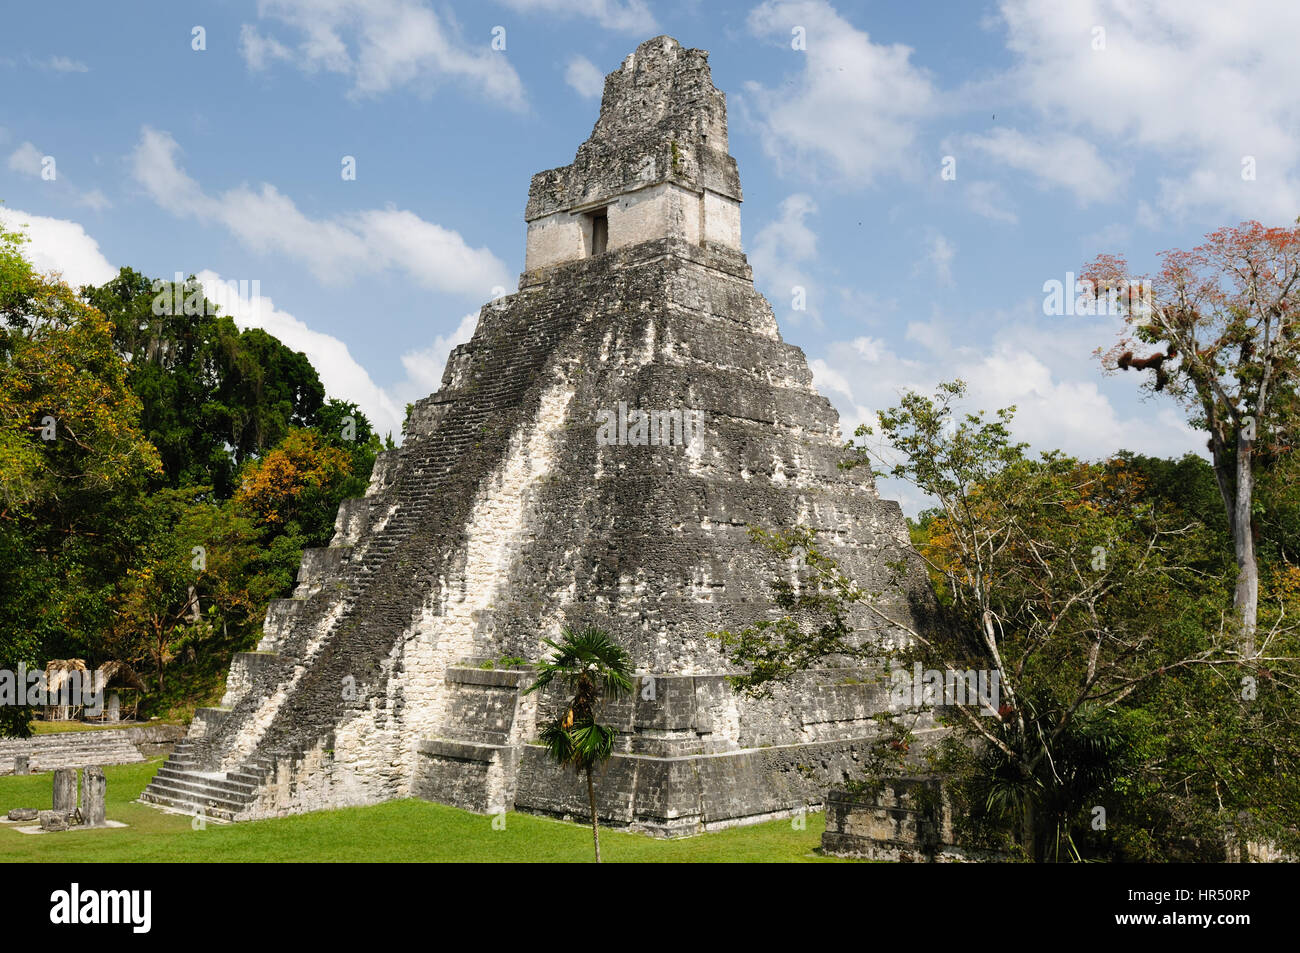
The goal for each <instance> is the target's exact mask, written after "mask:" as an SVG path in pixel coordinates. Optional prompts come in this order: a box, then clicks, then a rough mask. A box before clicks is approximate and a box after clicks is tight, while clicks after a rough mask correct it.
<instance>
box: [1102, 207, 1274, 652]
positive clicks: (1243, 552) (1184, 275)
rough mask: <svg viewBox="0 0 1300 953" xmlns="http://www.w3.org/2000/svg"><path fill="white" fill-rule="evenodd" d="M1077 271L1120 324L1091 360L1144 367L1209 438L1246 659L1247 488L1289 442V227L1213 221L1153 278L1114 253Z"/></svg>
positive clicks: (1254, 600)
mask: <svg viewBox="0 0 1300 953" xmlns="http://www.w3.org/2000/svg"><path fill="white" fill-rule="evenodd" d="M1084 276H1085V278H1086V279H1088V281H1089V282H1090V283H1091V289H1092V292H1093V293H1094V294H1096V295H1098V296H1101V295H1103V294H1105V295H1109V296H1110V297H1111V300H1112V301H1114V303H1115V304H1117V305H1118V307H1119V310H1120V313H1122V314H1124V316H1125V319H1126V322H1127V325H1128V328H1127V330H1126V332H1125V334H1124V336H1123V337H1122V338H1121V339H1120V341H1119V342H1118V343H1116V344H1115V346H1114V347H1112V348H1111V349H1110V350H1109V351H1108V352H1106V353H1105V354H1104V355H1102V360H1103V363H1104V365H1105V366H1106V367H1107V368H1109V369H1112V370H1130V369H1132V370H1137V371H1144V370H1148V371H1152V372H1153V373H1152V374H1151V376H1150V378H1149V379H1148V381H1147V386H1148V387H1150V388H1151V389H1152V390H1153V391H1160V392H1163V393H1167V394H1169V395H1171V396H1172V397H1173V398H1174V399H1175V400H1177V401H1178V402H1179V403H1180V404H1182V405H1183V406H1184V407H1185V408H1186V409H1187V410H1188V412H1189V414H1190V417H1191V422H1192V423H1193V424H1194V425H1195V426H1197V427H1199V428H1201V429H1203V430H1205V431H1207V432H1208V433H1209V436H1210V439H1209V443H1208V446H1209V450H1210V454H1211V457H1212V459H1213V463H1214V473H1215V477H1216V480H1217V482H1218V486H1219V493H1220V495H1221V496H1222V498H1223V505H1224V508H1225V510H1226V512H1227V515H1228V523H1229V527H1230V530H1231V533H1232V539H1233V547H1234V550H1235V554H1236V560H1237V580H1236V588H1235V591H1234V594H1233V605H1234V607H1235V608H1236V613H1237V621H1238V624H1239V626H1240V628H1241V646H1242V654H1243V655H1245V656H1247V657H1250V656H1253V655H1255V654H1256V653H1257V652H1259V651H1263V649H1264V648H1265V646H1263V645H1261V646H1257V645H1256V642H1257V638H1256V629H1257V626H1258V613H1259V566H1258V563H1257V559H1256V534H1255V531H1254V526H1253V522H1252V518H1253V512H1254V509H1255V506H1256V483H1257V480H1258V477H1259V474H1260V471H1261V469H1266V468H1267V467H1268V466H1269V465H1270V462H1271V461H1273V460H1275V459H1276V458H1278V457H1279V456H1282V455H1285V454H1286V453H1287V452H1288V451H1289V450H1290V449H1291V447H1290V443H1291V438H1292V436H1293V433H1294V427H1295V423H1296V420H1297V410H1298V409H1300V408H1298V406H1297V400H1296V385H1297V382H1298V381H1300V362H1298V360H1297V358H1298V357H1300V338H1298V336H1297V333H1296V332H1297V319H1298V318H1300V227H1296V228H1265V227H1264V226H1263V225H1261V224H1260V223H1259V222H1244V223H1242V224H1241V225H1238V226H1236V227H1235V228H1221V229H1219V230H1218V231H1215V232H1211V233H1210V234H1209V235H1207V236H1206V239H1205V242H1204V243H1202V244H1201V245H1198V246H1197V247H1196V248H1194V249H1192V250H1191V251H1182V250H1173V251H1168V252H1165V253H1164V256H1163V264H1162V267H1161V269H1160V272H1159V274H1158V275H1157V276H1156V277H1155V278H1154V279H1149V278H1146V277H1145V276H1142V277H1135V276H1133V275H1131V274H1130V273H1129V267H1128V263H1127V262H1126V261H1125V260H1124V259H1123V258H1121V257H1118V256H1114V255H1102V256H1099V257H1098V258H1097V259H1096V260H1095V261H1094V262H1093V263H1092V264H1091V265H1089V266H1087V267H1086V268H1085V270H1084ZM1143 288H1145V292H1143V293H1139V291H1138V289H1143ZM1118 289H1124V292H1123V293H1122V294H1118V295H1117V294H1116V293H1115V292H1116V291H1117V290H1118ZM1152 347H1154V348H1155V350H1154V353H1151V354H1149V355H1145V356H1135V355H1137V353H1138V352H1139V351H1142V350H1150V349H1151V348H1152ZM1266 641H1267V637H1266V639H1265V642H1266Z"/></svg>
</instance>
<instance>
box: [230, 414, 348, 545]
mask: <svg viewBox="0 0 1300 953" xmlns="http://www.w3.org/2000/svg"><path fill="white" fill-rule="evenodd" d="M351 476H352V457H351V455H350V454H348V452H347V451H345V450H343V449H341V448H339V447H336V446H331V445H329V444H327V443H325V442H324V441H322V440H321V438H320V436H319V435H318V434H317V433H316V432H315V431H312V430H305V429H296V428H295V429H292V430H290V431H289V434H288V436H286V437H285V438H284V440H282V441H281V442H280V443H279V445H277V446H276V447H275V448H274V449H273V450H271V451H269V452H268V453H267V454H265V455H264V456H263V457H261V458H260V459H258V460H255V461H253V462H252V463H251V464H249V466H248V467H247V468H245V470H244V473H243V474H242V477H241V479H240V484H239V489H237V490H236V491H235V496H234V500H235V505H236V507H237V508H238V509H239V510H241V511H243V512H246V513H248V514H249V515H251V516H252V517H254V518H255V519H256V520H258V521H259V522H262V523H265V524H267V525H269V526H271V527H276V528H281V529H283V528H285V527H287V526H289V524H291V523H297V524H298V525H299V526H300V527H301V528H302V529H303V530H307V529H309V528H315V527H317V525H318V524H320V523H321V521H322V519H327V520H328V523H329V525H330V526H332V525H333V522H334V513H335V511H336V510H337V508H338V502H339V501H338V500H337V499H335V496H336V495H337V493H336V490H337V488H338V487H339V486H340V485H341V484H344V483H345V482H346V481H347V480H348V478H349V477H351ZM309 535H311V534H309Z"/></svg>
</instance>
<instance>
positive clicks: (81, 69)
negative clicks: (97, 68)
mask: <svg viewBox="0 0 1300 953" xmlns="http://www.w3.org/2000/svg"><path fill="white" fill-rule="evenodd" d="M44 65H45V66H46V67H47V68H48V69H52V70H54V71H55V72H56V73H89V72H90V67H89V66H87V65H86V64H85V63H82V62H81V61H80V60H74V59H69V58H68V57H66V56H51V57H50V58H49V60H47V61H46V62H45V64H44Z"/></svg>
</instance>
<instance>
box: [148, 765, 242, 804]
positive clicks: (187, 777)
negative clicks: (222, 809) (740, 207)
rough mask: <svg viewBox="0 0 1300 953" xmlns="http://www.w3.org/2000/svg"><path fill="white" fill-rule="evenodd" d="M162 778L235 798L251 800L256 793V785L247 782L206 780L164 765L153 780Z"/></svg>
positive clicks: (227, 779)
mask: <svg viewBox="0 0 1300 953" xmlns="http://www.w3.org/2000/svg"><path fill="white" fill-rule="evenodd" d="M158 778H162V779H163V780H164V781H167V782H169V783H170V782H176V783H181V784H204V785H207V786H208V787H211V788H214V789H215V790H218V791H225V792H227V793H229V794H231V795H233V796H234V797H236V798H251V797H252V796H253V794H254V793H255V792H256V791H257V785H256V784H253V783H251V782H247V781H237V780H231V779H230V776H229V775H227V776H226V777H225V778H207V777H203V776H201V775H197V774H195V773H194V772H192V771H185V770H182V769H180V768H173V767H171V766H169V765H166V764H164V765H163V766H162V767H161V768H159V769H158V773H157V774H155V775H154V779H155V780H156V779H158Z"/></svg>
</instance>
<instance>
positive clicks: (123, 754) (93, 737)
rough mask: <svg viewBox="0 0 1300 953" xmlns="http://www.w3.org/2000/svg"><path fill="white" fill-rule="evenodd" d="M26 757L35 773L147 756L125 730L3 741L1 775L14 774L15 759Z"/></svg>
mask: <svg viewBox="0 0 1300 953" xmlns="http://www.w3.org/2000/svg"><path fill="white" fill-rule="evenodd" d="M20 755H26V756H27V757H28V759H29V763H28V768H29V770H31V771H33V772H41V771H53V770H54V769H55V768H82V767H86V766H87V765H101V764H134V763H136V762H138V761H143V760H144V756H143V755H141V754H140V750H139V749H138V748H137V747H136V746H135V744H134V742H133V741H132V740H131V738H130V736H129V735H128V734H127V729H126V728H105V729H101V730H91V731H68V732H62V733H60V734H54V735H36V736H34V737H31V738H22V739H8V740H3V741H0V774H12V773H13V770H14V758H15V757H17V756H20Z"/></svg>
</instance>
